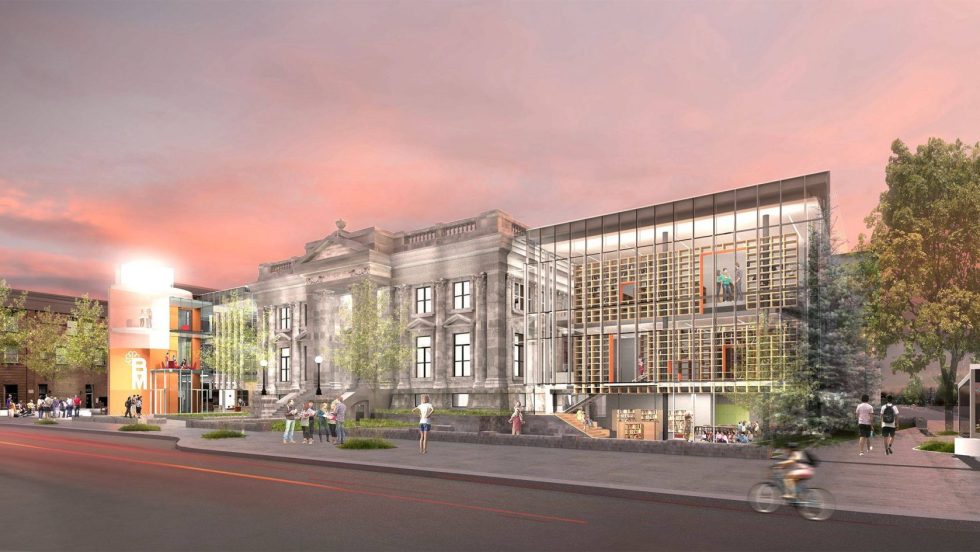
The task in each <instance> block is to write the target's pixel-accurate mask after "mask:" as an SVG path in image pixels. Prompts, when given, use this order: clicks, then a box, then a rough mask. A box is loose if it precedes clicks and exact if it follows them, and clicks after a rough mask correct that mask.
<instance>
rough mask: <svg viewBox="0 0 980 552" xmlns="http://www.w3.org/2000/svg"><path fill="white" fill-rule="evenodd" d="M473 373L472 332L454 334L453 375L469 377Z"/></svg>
mask: <svg viewBox="0 0 980 552" xmlns="http://www.w3.org/2000/svg"><path fill="white" fill-rule="evenodd" d="M472 375H473V372H472V370H471V368H470V334H468V333H462V334H453V376H454V377H457V378H468V377H470V376H472Z"/></svg>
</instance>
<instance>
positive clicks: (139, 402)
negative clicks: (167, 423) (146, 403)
mask: <svg viewBox="0 0 980 552" xmlns="http://www.w3.org/2000/svg"><path fill="white" fill-rule="evenodd" d="M133 406H134V407H136V419H137V420H142V419H143V395H136V399H135V400H133Z"/></svg>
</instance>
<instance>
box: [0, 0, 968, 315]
mask: <svg viewBox="0 0 980 552" xmlns="http://www.w3.org/2000/svg"><path fill="white" fill-rule="evenodd" d="M978 30H980V2H951V3H932V2H884V3H878V2H825V1H821V2H790V1H782V2H749V1H746V2H731V3H727V2H708V3H696V2H669V3H668V2H635V3H634V2H585V3H578V2H522V3H507V2H414V1H413V2H404V1H397V2H390V3H389V2H358V3H341V2H319V3H317V2H311V3H289V2H275V3H273V2H174V3H163V2H106V3H99V2H85V1H72V2H66V3H58V2H13V1H4V2H0V278H6V279H7V281H8V282H9V283H10V284H11V285H13V286H14V287H19V288H26V289H33V290H39V291H51V292H56V293H66V294H81V293H89V294H91V295H93V296H96V297H105V296H106V294H107V288H108V286H109V285H110V284H111V282H112V280H113V271H114V267H115V265H116V263H118V262H120V261H122V260H127V259H131V258H135V257H146V256H149V257H153V258H157V259H161V260H164V261H166V262H168V263H170V264H172V265H174V266H175V267H176V268H177V279H178V280H179V281H181V282H187V283H193V284H198V285H203V286H210V287H217V288H222V287H230V286H234V285H239V284H243V283H247V282H249V281H252V280H254V279H255V278H256V276H257V265H258V264H259V263H260V262H268V261H274V260H279V259H285V258H288V257H290V256H293V255H297V254H299V253H300V252H302V249H303V244H304V243H306V242H308V241H312V240H315V239H318V238H322V237H323V236H326V235H327V234H329V233H331V232H332V231H333V230H334V229H335V226H334V221H335V220H336V219H338V218H344V219H345V220H347V222H348V229H357V228H362V227H365V226H379V227H382V228H386V229H389V230H393V231H397V230H409V229H412V228H419V227H424V226H429V225H431V224H434V223H436V222H449V221H452V220H456V219H460V218H465V217H468V216H472V215H475V214H477V213H479V212H482V211H486V210H489V209H493V208H499V209H502V210H504V211H507V212H508V213H510V214H512V215H514V216H515V217H517V218H518V219H519V220H521V221H523V222H524V223H526V224H528V225H530V226H541V225H546V224H551V223H555V222H559V221H564V220H570V219H575V218H582V217H586V216H591V215H596V214H601V213H606V212H611V211H617V210H621V209H627V208H633V207H638V206H642V205H648V204H653V203H658V202H663V201H669V200H672V199H677V198H680V197H688V196H692V195H697V194H701V193H708V192H714V191H718V190H723V189H727V188H732V187H737V186H742V185H747V184H753V183H759V182H766V181H770V180H775V179H779V178H785V177H790V176H795V175H799V174H804V173H809V172H815V171H819V170H830V171H831V172H832V175H833V183H832V188H833V206H834V207H835V209H836V213H835V219H836V221H837V231H838V233H839V234H840V235H841V236H842V237H843V238H844V239H845V240H846V241H847V242H849V244H851V245H853V243H854V242H855V241H856V238H857V235H858V233H860V232H862V231H864V224H863V218H864V217H865V216H866V215H867V214H868V213H869V212H870V211H871V209H872V208H873V207H874V206H875V204H876V203H877V199H878V195H879V193H880V192H881V191H882V190H883V189H884V167H885V164H886V162H887V160H888V156H889V146H890V143H891V142H892V140H894V139H896V138H900V139H902V140H904V141H906V142H907V143H909V144H911V145H916V144H920V143H922V142H924V141H925V140H926V139H927V138H929V137H930V136H937V137H941V138H944V139H947V140H953V139H956V138H961V139H963V140H964V141H966V142H971V143H972V142H976V141H977V140H978V139H980V71H978V70H977V67H978V65H977V64H978V58H977V53H978V52H980V31H978Z"/></svg>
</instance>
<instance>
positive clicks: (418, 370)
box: [415, 335, 432, 378]
mask: <svg viewBox="0 0 980 552" xmlns="http://www.w3.org/2000/svg"><path fill="white" fill-rule="evenodd" d="M415 377H417V378H431V377H432V337H431V336H428V335H425V336H419V337H416V338H415Z"/></svg>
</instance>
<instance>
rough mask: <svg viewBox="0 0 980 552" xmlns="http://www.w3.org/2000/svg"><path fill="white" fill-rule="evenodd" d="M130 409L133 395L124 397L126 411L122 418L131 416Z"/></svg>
mask: <svg viewBox="0 0 980 552" xmlns="http://www.w3.org/2000/svg"><path fill="white" fill-rule="evenodd" d="M132 409H133V397H132V396H129V397H126V413H125V414H123V418H132V417H133V415H132Z"/></svg>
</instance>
